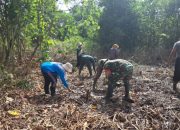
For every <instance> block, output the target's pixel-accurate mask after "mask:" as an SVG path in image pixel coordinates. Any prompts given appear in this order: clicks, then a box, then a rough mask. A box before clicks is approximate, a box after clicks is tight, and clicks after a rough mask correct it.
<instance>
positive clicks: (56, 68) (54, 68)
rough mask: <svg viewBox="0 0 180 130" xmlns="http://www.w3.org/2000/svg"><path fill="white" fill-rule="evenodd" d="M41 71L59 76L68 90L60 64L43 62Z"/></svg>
mask: <svg viewBox="0 0 180 130" xmlns="http://www.w3.org/2000/svg"><path fill="white" fill-rule="evenodd" d="M41 71H42V72H45V73H48V72H50V73H55V74H57V75H58V76H59V78H60V79H61V81H62V83H63V84H64V86H65V88H68V83H67V81H66V79H65V77H66V72H65V70H64V69H63V67H62V64H61V63H58V62H44V63H42V64H41Z"/></svg>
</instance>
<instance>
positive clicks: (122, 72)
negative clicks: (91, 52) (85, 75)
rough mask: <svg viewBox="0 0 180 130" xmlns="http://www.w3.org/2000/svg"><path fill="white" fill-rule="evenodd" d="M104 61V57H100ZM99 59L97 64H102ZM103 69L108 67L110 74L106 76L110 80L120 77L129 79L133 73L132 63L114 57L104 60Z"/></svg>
mask: <svg viewBox="0 0 180 130" xmlns="http://www.w3.org/2000/svg"><path fill="white" fill-rule="evenodd" d="M101 60H102V61H105V59H101ZM101 60H100V61H99V65H100V64H102V63H103V62H102V61H101ZM100 66H101V67H102V66H103V69H109V70H110V71H111V75H110V76H109V77H108V78H109V79H110V80H113V81H114V80H115V81H117V80H120V79H124V78H126V79H130V78H131V77H132V73H133V65H132V64H131V63H130V62H128V61H126V60H123V59H116V60H108V61H106V62H105V64H104V65H100Z"/></svg>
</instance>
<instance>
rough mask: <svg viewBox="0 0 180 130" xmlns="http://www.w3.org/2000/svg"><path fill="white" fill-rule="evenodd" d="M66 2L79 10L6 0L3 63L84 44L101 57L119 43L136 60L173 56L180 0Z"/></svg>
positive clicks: (0, 17) (1, 13)
mask: <svg viewBox="0 0 180 130" xmlns="http://www.w3.org/2000/svg"><path fill="white" fill-rule="evenodd" d="M60 3H61V4H62V3H64V4H67V5H68V4H71V5H73V6H70V7H69V8H67V9H66V10H61V8H59V7H58V5H57V1H55V0H46V1H43V0H32V1H29V0H1V1H0V8H1V9H0V29H1V31H0V32H1V33H0V34H1V35H0V39H1V40H0V46H1V50H0V53H1V59H2V60H1V62H2V63H6V62H8V61H9V60H13V59H14V58H17V59H18V60H21V59H22V57H23V54H24V52H27V51H28V52H29V50H30V52H31V57H33V56H34V55H36V54H37V53H38V52H39V53H41V55H44V56H48V53H46V52H47V51H48V50H49V48H51V47H53V46H55V45H57V44H59V45H58V46H63V49H62V50H59V51H65V52H68V51H71V50H73V49H75V48H76V45H77V43H78V42H82V43H83V44H84V45H85V46H86V49H87V51H89V53H96V52H99V53H100V52H101V54H103V52H106V51H107V49H109V48H110V47H111V45H112V44H113V43H117V44H119V45H120V46H121V49H122V50H123V52H124V53H125V54H124V55H123V56H126V55H130V56H132V55H134V59H135V60H138V59H147V60H145V61H142V62H147V61H149V59H152V60H153V62H154V59H156V58H158V59H160V58H162V57H163V56H165V55H167V54H166V53H169V51H170V50H169V48H171V47H172V45H173V43H174V42H175V41H177V40H178V37H179V36H180V30H179V26H180V1H179V0H112V1H110V0H82V1H74V0H72V1H71V0H64V2H63V1H60ZM94 48H96V49H94ZM152 51H153V52H154V53H153V55H152ZM43 52H44V53H43ZM149 54H151V55H152V56H151V55H149ZM99 55H100V54H99ZM103 55H104V54H103ZM147 55H148V56H149V57H150V58H147V57H146V56H147ZM143 56H144V57H143ZM145 57H146V58H145ZM163 58H164V57H163Z"/></svg>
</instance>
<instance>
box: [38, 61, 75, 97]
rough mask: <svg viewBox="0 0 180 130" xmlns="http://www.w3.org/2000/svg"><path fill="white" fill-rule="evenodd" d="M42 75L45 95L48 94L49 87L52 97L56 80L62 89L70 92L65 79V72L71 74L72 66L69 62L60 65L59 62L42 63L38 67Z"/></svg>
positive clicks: (54, 92)
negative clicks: (58, 80) (61, 85)
mask: <svg viewBox="0 0 180 130" xmlns="http://www.w3.org/2000/svg"><path fill="white" fill-rule="evenodd" d="M40 68H41V72H42V75H43V77H44V81H45V83H44V91H45V94H50V93H49V85H50V84H51V86H50V91H51V96H54V95H55V94H56V84H57V78H58V77H59V79H60V80H61V81H62V83H63V85H64V88H66V89H68V90H69V91H72V90H71V89H69V85H68V82H67V79H66V72H70V73H71V72H72V69H73V65H72V64H71V63H69V62H67V63H66V64H62V63H59V62H44V63H42V64H41V66H40Z"/></svg>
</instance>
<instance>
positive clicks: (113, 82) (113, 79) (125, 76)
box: [106, 66, 133, 99]
mask: <svg viewBox="0 0 180 130" xmlns="http://www.w3.org/2000/svg"><path fill="white" fill-rule="evenodd" d="M132 73H133V66H129V67H128V68H127V70H125V71H124V72H119V73H118V72H115V73H112V74H111V75H110V76H109V77H108V89H107V94H106V98H107V99H110V98H111V97H112V96H113V90H114V88H116V86H117V81H119V80H120V79H122V80H123V83H124V87H125V98H129V91H130V89H131V86H130V84H129V80H130V79H131V78H132Z"/></svg>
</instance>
